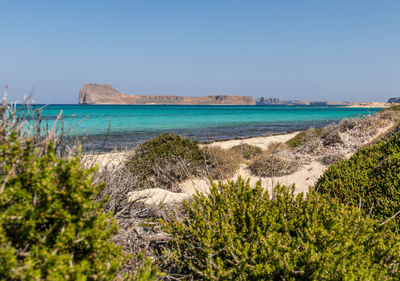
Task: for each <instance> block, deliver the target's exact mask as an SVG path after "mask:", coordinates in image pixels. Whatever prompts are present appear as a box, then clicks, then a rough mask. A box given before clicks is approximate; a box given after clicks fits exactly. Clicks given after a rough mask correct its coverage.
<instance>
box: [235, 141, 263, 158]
mask: <svg viewBox="0 0 400 281" xmlns="http://www.w3.org/2000/svg"><path fill="white" fill-rule="evenodd" d="M229 151H232V152H233V153H238V154H239V155H240V156H242V158H243V159H244V160H252V159H253V158H254V157H256V156H258V155H260V154H261V153H262V149H261V148H260V147H258V146H255V145H251V144H247V143H242V144H239V145H235V146H233V147H231V148H230V149H229Z"/></svg>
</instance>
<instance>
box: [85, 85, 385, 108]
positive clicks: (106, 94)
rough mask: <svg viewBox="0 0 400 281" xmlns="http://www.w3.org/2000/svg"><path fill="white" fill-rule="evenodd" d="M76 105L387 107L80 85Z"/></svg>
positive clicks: (375, 104)
mask: <svg viewBox="0 0 400 281" xmlns="http://www.w3.org/2000/svg"><path fill="white" fill-rule="evenodd" d="M79 104H175V105H321V106H324V105H335V106H349V107H388V106H389V103H383V102H346V101H307V100H281V99H279V98H264V97H261V98H254V97H251V96H234V95H216V96H204V97H186V96H169V95H128V94H124V93H121V92H120V91H118V90H116V89H114V88H113V86H112V85H107V84H92V83H89V84H84V85H83V86H82V88H81V90H80V93H79Z"/></svg>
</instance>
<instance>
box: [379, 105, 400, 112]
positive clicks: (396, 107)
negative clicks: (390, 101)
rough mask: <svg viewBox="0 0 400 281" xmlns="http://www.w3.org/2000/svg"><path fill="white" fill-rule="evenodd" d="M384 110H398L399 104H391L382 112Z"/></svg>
mask: <svg viewBox="0 0 400 281" xmlns="http://www.w3.org/2000/svg"><path fill="white" fill-rule="evenodd" d="M385 111H400V105H392V106H390V107H388V108H385V109H383V110H382V112H385Z"/></svg>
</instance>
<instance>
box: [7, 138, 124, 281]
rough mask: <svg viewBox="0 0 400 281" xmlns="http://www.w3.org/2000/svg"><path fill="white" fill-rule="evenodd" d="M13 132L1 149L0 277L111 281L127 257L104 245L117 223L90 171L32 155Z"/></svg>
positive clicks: (73, 162) (48, 154)
mask: <svg viewBox="0 0 400 281" xmlns="http://www.w3.org/2000/svg"><path fill="white" fill-rule="evenodd" d="M16 139H17V136H16V134H15V133H12V134H11V135H9V136H7V137H6V141H4V142H3V143H2V144H1V146H0V170H1V171H0V180H1V182H0V279H2V280H4V279H10V280H11V279H12V280H64V279H66V280H68V279H69V280H112V279H114V277H115V276H116V274H117V272H118V271H119V269H120V268H121V267H122V265H123V264H124V262H125V261H126V259H127V258H128V256H125V257H124V255H123V253H122V249H121V247H119V246H116V245H115V244H114V243H112V242H110V238H111V236H112V235H113V234H114V233H115V232H116V230H117V227H116V224H115V223H114V222H113V221H111V218H110V216H109V215H107V214H105V213H102V212H101V211H99V208H101V206H102V205H103V202H97V203H95V202H94V201H93V197H94V195H95V194H97V193H98V192H99V190H100V189H101V188H102V185H95V184H92V181H91V177H92V175H93V172H94V170H93V169H82V168H81V164H80V159H79V157H76V158H72V159H61V158H57V157H55V155H54V149H53V146H52V145H51V144H49V145H48V146H45V147H44V149H45V151H44V152H43V151H42V152H41V153H40V155H39V151H38V150H36V149H35V150H34V149H32V142H31V141H30V140H29V139H28V140H26V142H25V143H23V144H21V143H20V142H19V141H16Z"/></svg>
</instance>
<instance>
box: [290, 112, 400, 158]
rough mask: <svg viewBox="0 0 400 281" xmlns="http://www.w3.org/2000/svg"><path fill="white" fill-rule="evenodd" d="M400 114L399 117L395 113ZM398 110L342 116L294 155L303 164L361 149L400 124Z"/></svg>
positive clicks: (337, 156)
mask: <svg viewBox="0 0 400 281" xmlns="http://www.w3.org/2000/svg"><path fill="white" fill-rule="evenodd" d="M396 115H397V116H396ZM399 120H400V115H399V114H398V112H390V111H386V112H380V113H378V114H375V115H371V116H365V117H363V118H352V119H343V120H342V121H340V122H339V123H338V124H331V125H329V126H327V127H325V128H324V129H323V131H322V133H321V134H320V135H319V136H318V137H317V138H314V139H311V140H309V141H307V142H305V143H304V144H303V145H301V146H300V147H298V148H296V149H295V150H294V151H293V157H295V158H297V159H301V161H302V162H303V163H307V162H310V161H321V162H322V163H324V164H327V165H329V164H332V163H335V162H337V161H338V160H341V159H343V157H344V155H348V154H352V153H354V152H355V151H357V150H358V149H359V148H361V147H363V146H365V145H368V144H370V143H373V142H375V141H376V140H377V139H379V138H380V137H382V136H383V135H384V134H385V133H387V132H384V131H382V130H383V129H385V128H386V129H387V128H389V130H392V129H393V128H394V127H395V126H396V124H398V123H399Z"/></svg>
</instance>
